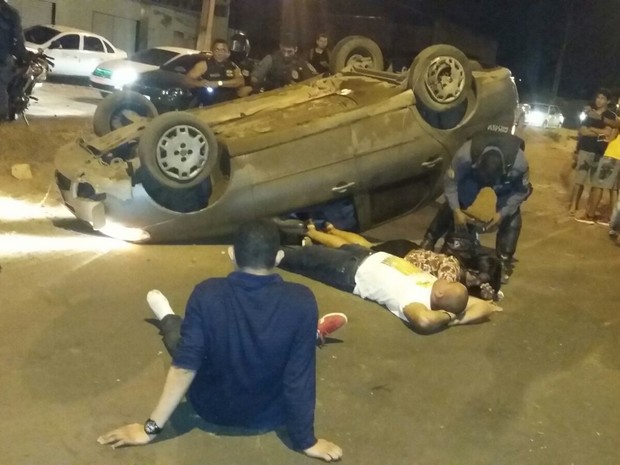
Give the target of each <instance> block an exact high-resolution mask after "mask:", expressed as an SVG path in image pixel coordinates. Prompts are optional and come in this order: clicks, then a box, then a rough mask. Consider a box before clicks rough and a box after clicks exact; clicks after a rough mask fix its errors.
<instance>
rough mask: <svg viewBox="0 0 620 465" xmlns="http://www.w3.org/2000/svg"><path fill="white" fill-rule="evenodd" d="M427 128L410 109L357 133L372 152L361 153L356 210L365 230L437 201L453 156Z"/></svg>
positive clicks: (368, 122) (364, 124)
mask: <svg viewBox="0 0 620 465" xmlns="http://www.w3.org/2000/svg"><path fill="white" fill-rule="evenodd" d="M425 127H427V125H425V124H424V123H422V122H421V121H420V118H419V114H418V113H417V112H416V111H415V110H414V109H412V108H411V107H408V108H403V109H400V110H397V111H392V112H389V113H384V114H380V115H377V116H375V117H370V118H366V119H365V120H363V121H360V122H359V123H358V124H357V125H356V127H355V128H354V131H355V132H356V134H355V135H354V140H360V139H362V138H365V139H366V140H367V142H366V144H367V147H368V150H360V151H358V152H357V153H356V164H357V172H358V173H359V178H360V181H359V183H360V185H359V187H358V188H359V194H358V196H357V199H356V209H357V216H358V219H359V222H360V226H361V227H362V229H367V228H369V227H371V226H374V225H377V224H380V223H383V222H385V221H387V220H390V219H392V218H395V217H397V216H400V215H403V214H405V213H407V212H410V211H413V210H416V209H418V208H420V207H421V206H423V205H425V204H426V203H428V202H429V201H430V200H432V199H433V198H435V197H436V196H437V194H438V190H437V189H438V188H439V187H440V185H439V182H440V179H441V174H442V173H443V168H444V167H445V165H446V164H447V163H448V162H449V155H448V153H447V151H446V148H445V147H444V146H443V145H442V144H440V143H439V142H438V140H437V139H436V138H435V137H433V135H432V133H431V132H429V131H428V130H427V129H425ZM368 138H370V139H368Z"/></svg>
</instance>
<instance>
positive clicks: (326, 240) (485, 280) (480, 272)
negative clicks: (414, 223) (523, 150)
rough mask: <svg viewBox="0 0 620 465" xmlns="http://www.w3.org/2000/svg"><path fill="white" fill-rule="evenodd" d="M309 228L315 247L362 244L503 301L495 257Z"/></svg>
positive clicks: (328, 226)
mask: <svg viewBox="0 0 620 465" xmlns="http://www.w3.org/2000/svg"><path fill="white" fill-rule="evenodd" d="M307 228H308V230H307V233H306V235H307V237H309V238H310V239H311V240H312V242H314V243H318V244H321V245H325V246H327V247H332V248H339V247H341V246H343V245H345V244H358V245H361V246H362V247H366V248H368V249H371V250H374V251H375V252H387V253H389V254H392V255H396V256H397V257H401V258H404V259H405V260H407V261H408V262H410V263H411V264H413V265H415V266H417V267H418V268H420V269H421V270H422V271H426V272H428V273H430V274H432V275H433V276H435V277H436V278H439V279H445V280H446V281H449V282H453V283H454V282H460V283H462V284H464V285H465V287H467V290H468V291H469V293H470V294H471V295H475V296H476V297H480V298H482V299H484V300H496V301H497V300H499V299H500V295H501V294H499V290H500V287H501V265H500V263H499V260H498V259H497V257H495V256H493V255H489V254H475V255H474V256H456V255H448V254H443V253H437V252H433V251H431V250H425V249H422V248H421V247H420V246H419V245H418V244H416V243H415V242H412V241H409V240H406V239H396V240H391V241H385V242H380V243H375V244H373V243H371V242H370V241H368V240H367V239H366V238H364V237H363V236H361V235H359V234H357V233H353V232H349V231H343V230H340V229H338V228H336V227H334V226H333V225H332V224H331V223H326V225H325V228H324V231H319V230H317V228H316V226H315V225H314V224H312V223H310V224H308V226H307ZM448 242H449V240H448Z"/></svg>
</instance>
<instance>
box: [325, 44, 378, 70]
mask: <svg viewBox="0 0 620 465" xmlns="http://www.w3.org/2000/svg"><path fill="white" fill-rule="evenodd" d="M346 66H357V67H360V68H368V69H378V70H383V52H382V51H381V48H380V47H379V46H378V45H377V43H376V42H375V41H374V40H372V39H369V38H368V37H364V36H348V37H345V38H344V39H342V40H341V41H339V42H338V43H337V44H336V46H335V47H334V49H333V51H332V53H331V57H330V60H329V68H330V71H331V72H332V73H337V72H338V71H340V70H341V69H342V68H344V67H346Z"/></svg>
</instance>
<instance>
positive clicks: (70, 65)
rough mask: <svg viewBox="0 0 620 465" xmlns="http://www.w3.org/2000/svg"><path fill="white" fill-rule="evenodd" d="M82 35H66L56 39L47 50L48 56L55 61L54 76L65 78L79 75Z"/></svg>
mask: <svg viewBox="0 0 620 465" xmlns="http://www.w3.org/2000/svg"><path fill="white" fill-rule="evenodd" d="M80 46H81V40H80V35H79V34H75V33H66V34H63V35H60V36H59V37H58V38H57V39H54V40H53V41H52V42H51V43H50V46H49V48H48V50H47V54H48V55H49V56H51V57H52V58H53V59H54V69H53V71H52V72H53V73H54V74H60V75H65V76H74V75H77V74H76V73H78V72H79V71H78V70H79V64H80V56H79V53H80Z"/></svg>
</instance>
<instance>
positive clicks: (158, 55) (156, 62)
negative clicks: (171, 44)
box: [130, 48, 178, 66]
mask: <svg viewBox="0 0 620 465" xmlns="http://www.w3.org/2000/svg"><path fill="white" fill-rule="evenodd" d="M177 55H178V53H177V52H171V51H170V50H163V49H161V48H149V49H147V50H142V51H141V52H137V53H135V54H133V55H132V56H131V58H130V60H131V61H137V62H138V63H144V64H145V65H153V66H161V65H163V64H164V63H166V62H167V61H169V60H171V59H172V58H174V57H175V56H177Z"/></svg>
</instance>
